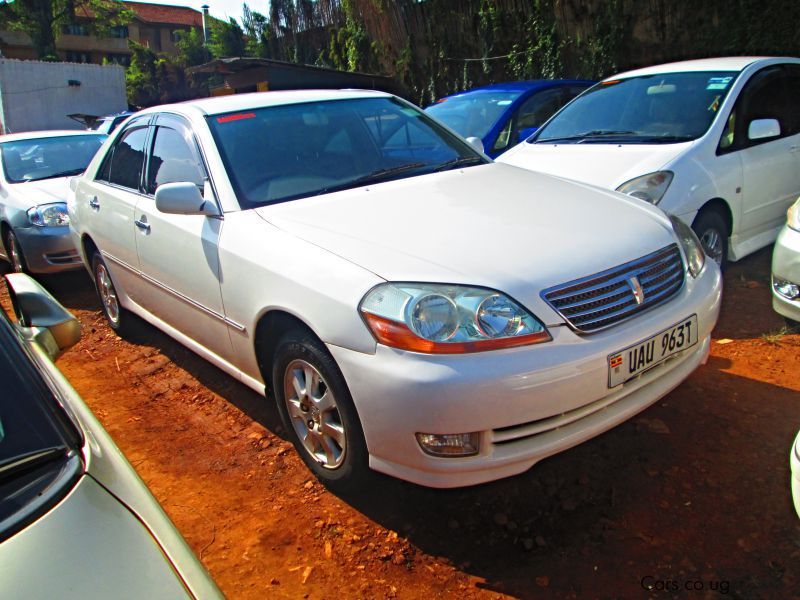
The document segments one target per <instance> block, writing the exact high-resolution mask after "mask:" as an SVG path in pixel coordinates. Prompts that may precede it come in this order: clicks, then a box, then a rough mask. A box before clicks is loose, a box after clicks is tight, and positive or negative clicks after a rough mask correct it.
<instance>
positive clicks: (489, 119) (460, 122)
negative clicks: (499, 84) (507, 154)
mask: <svg viewBox="0 0 800 600" xmlns="http://www.w3.org/2000/svg"><path fill="white" fill-rule="evenodd" d="M521 93H522V92H501V91H491V92H490V91H475V92H471V93H467V94H461V95H459V96H451V97H449V98H443V99H442V100H440V101H439V102H438V103H436V104H434V105H433V106H429V107H428V108H426V109H425V112H426V113H428V114H429V115H431V116H433V117H436V118H437V119H439V120H440V121H441V122H442V123H444V124H445V125H447V126H448V127H450V128H451V129H453V130H455V131H456V132H457V133H460V134H461V135H463V136H464V137H469V136H475V137H479V138H482V137H484V136H485V135H486V134H487V133H489V131H490V130H491V128H492V127H494V124H495V123H497V121H498V119H500V117H502V116H503V113H505V112H506V111H507V110H508V109H509V108H510V107H511V105H512V104H513V103H514V100H516V99H517V98H519V96H520V94H521Z"/></svg>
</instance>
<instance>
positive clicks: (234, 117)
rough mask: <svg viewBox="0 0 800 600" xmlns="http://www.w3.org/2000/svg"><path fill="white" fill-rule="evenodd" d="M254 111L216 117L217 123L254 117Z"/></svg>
mask: <svg viewBox="0 0 800 600" xmlns="http://www.w3.org/2000/svg"><path fill="white" fill-rule="evenodd" d="M255 118H256V113H235V114H232V115H225V116H224V117H217V123H229V122H231V121H241V120H242V119H255Z"/></svg>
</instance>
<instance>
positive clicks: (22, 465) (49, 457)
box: [0, 446, 68, 481]
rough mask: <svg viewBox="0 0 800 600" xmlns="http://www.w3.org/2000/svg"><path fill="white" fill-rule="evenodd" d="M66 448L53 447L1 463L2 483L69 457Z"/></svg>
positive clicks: (0, 479) (14, 457) (0, 477)
mask: <svg viewBox="0 0 800 600" xmlns="http://www.w3.org/2000/svg"><path fill="white" fill-rule="evenodd" d="M67 450H68V448H67V447H66V446H51V447H49V448H40V449H38V450H33V451H32V452H26V453H25V454H20V455H18V456H12V457H11V458H7V459H5V460H3V461H0V481H2V480H4V479H8V478H10V477H16V476H17V475H19V474H20V473H24V472H27V471H30V470H31V469H35V468H37V467H40V466H42V465H44V464H46V463H48V462H50V461H53V460H55V459H57V458H60V457H64V456H66V455H67Z"/></svg>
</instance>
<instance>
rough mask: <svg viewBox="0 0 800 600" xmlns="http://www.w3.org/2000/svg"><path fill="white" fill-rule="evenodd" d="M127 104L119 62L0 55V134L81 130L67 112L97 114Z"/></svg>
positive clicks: (122, 72) (113, 111)
mask: <svg viewBox="0 0 800 600" xmlns="http://www.w3.org/2000/svg"><path fill="white" fill-rule="evenodd" d="M70 81H72V85H70ZM76 83H77V85H76ZM127 107H128V103H127V101H126V98H125V69H124V68H123V67H121V66H119V65H94V64H79V63H61V62H41V61H36V60H16V59H11V58H0V125H2V128H3V130H2V133H19V132H21V131H41V130H43V129H82V128H83V127H82V126H81V125H80V124H79V123H77V122H75V121H73V120H72V119H70V118H69V117H67V115H69V114H73V113H83V114H88V115H96V116H103V115H108V114H112V113H116V112H120V111H123V110H125V109H127Z"/></svg>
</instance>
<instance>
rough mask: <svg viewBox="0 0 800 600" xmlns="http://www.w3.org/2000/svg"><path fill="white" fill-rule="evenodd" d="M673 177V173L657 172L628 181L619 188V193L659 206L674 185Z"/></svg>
mask: <svg viewBox="0 0 800 600" xmlns="http://www.w3.org/2000/svg"><path fill="white" fill-rule="evenodd" d="M673 176H674V174H673V172H672V171H656V172H655V173H649V174H647V175H642V176H641V177H636V178H634V179H631V180H630V181H626V182H625V183H623V184H622V185H621V186H619V187H618V188H617V191H618V192H622V193H623V194H628V195H629V196H633V197H635V198H639V199H640V200H644V201H645V202H649V203H650V204H658V203H659V202H661V198H663V197H664V194H665V193H666V191H667V188H668V187H669V184H670V183H672V178H673Z"/></svg>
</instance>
